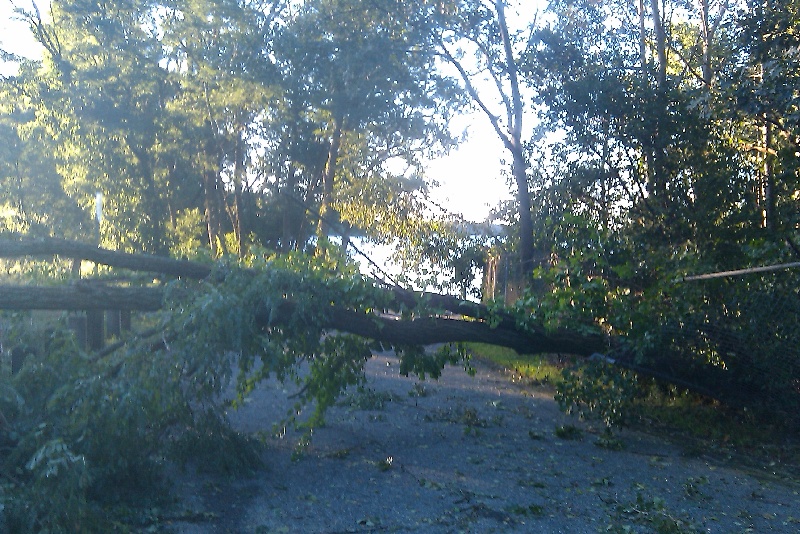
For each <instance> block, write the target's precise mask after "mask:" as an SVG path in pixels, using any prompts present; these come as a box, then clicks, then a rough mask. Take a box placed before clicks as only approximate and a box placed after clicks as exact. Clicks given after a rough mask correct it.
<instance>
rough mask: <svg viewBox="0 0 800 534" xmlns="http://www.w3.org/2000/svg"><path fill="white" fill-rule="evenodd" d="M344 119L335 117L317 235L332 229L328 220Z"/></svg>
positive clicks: (324, 233) (326, 164)
mask: <svg viewBox="0 0 800 534" xmlns="http://www.w3.org/2000/svg"><path fill="white" fill-rule="evenodd" d="M342 122H343V121H342V119H340V118H339V117H334V119H333V134H332V135H331V143H330V146H329V147H328V160H327V162H326V163H325V170H324V172H323V173H322V205H321V206H320V209H319V214H320V220H319V223H318V226H317V236H318V237H320V238H323V237H325V236H326V235H327V234H328V233H329V232H330V231H331V228H330V225H329V224H328V222H327V220H330V218H331V217H332V213H331V204H332V203H333V181H334V178H335V177H336V165H337V163H338V161H339V147H340V145H341V142H342Z"/></svg>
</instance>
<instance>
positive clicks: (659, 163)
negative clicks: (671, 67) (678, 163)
mask: <svg viewBox="0 0 800 534" xmlns="http://www.w3.org/2000/svg"><path fill="white" fill-rule="evenodd" d="M650 7H651V9H652V14H653V28H654V38H655V48H656V58H657V60H658V65H656V87H655V90H656V95H655V96H656V103H657V106H656V108H655V116H654V117H653V126H654V128H653V137H652V139H653V147H652V148H653V158H652V162H651V165H652V169H651V170H650V173H651V174H650V176H651V188H650V189H651V193H652V194H653V196H654V197H655V202H654V205H655V206H656V208H665V204H666V203H667V198H666V192H667V188H666V182H667V176H666V175H667V172H666V168H665V164H666V153H665V151H666V146H665V141H666V139H665V135H664V131H663V130H664V118H665V117H666V110H667V37H666V32H665V31H664V21H663V20H662V17H661V9H660V5H659V0H650Z"/></svg>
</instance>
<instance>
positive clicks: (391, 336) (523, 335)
mask: <svg viewBox="0 0 800 534" xmlns="http://www.w3.org/2000/svg"><path fill="white" fill-rule="evenodd" d="M163 302H164V290H163V289H161V288H158V287H139V288H130V287H124V288H123V287H112V286H105V285H101V284H96V283H79V284H74V285H70V286H63V287H30V286H27V287H26V286H7V285H0V309H6V310H106V309H125V310H139V311H156V310H159V309H161V308H162V307H163ZM294 308H295V304H294V303H293V302H291V301H289V300H285V301H283V302H282V303H281V304H280V305H279V306H278V308H277V313H267V310H266V309H263V310H260V311H257V312H256V317H255V318H256V321H257V323H258V324H260V325H261V326H262V327H264V328H268V327H271V326H282V325H283V324H285V322H286V318H288V317H289V316H290V315H291V314H292V312H293V311H294ZM323 326H324V327H326V328H330V329H333V330H337V331H342V332H348V333H351V334H355V335H358V336H362V337H366V338H370V339H374V340H376V341H381V342H385V343H388V344H391V345H432V344H435V343H451V342H461V341H465V342H479V343H488V344H491V345H498V346H501V347H508V348H511V349H514V350H516V351H517V352H519V353H521V354H535V353H551V352H559V353H568V354H577V355H583V356H588V355H590V354H592V353H594V352H598V351H602V350H603V348H604V347H605V344H604V340H603V339H602V337H601V336H591V335H582V334H575V333H568V332H565V333H560V334H555V335H548V334H545V333H543V331H539V330H534V331H526V330H522V329H518V328H517V327H516V325H511V324H509V323H507V322H505V323H503V322H501V324H500V325H498V326H496V327H492V326H490V325H489V324H488V323H485V322H482V321H465V320H461V319H446V318H441V317H421V318H418V319H408V320H397V319H393V318H391V317H385V316H380V315H376V314H372V313H361V312H357V311H354V310H350V309H347V308H344V307H341V306H336V305H332V306H330V309H329V313H328V314H327V319H326V320H324V324H323Z"/></svg>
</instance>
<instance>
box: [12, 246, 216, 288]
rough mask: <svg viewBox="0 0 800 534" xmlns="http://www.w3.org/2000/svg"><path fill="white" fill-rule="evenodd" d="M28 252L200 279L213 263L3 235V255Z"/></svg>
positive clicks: (20, 255)
mask: <svg viewBox="0 0 800 534" xmlns="http://www.w3.org/2000/svg"><path fill="white" fill-rule="evenodd" d="M24 256H33V257H45V256H62V257H64V258H69V259H73V260H87V261H92V262H94V263H98V264H100V265H108V266H111V267H119V268H122V269H130V270H132V271H145V272H153V273H162V274H166V275H170V276H178V277H183V278H189V279H192V280H200V279H203V278H206V277H207V276H208V275H209V274H211V266H210V265H206V264H203V263H198V262H194V261H188V260H174V259H172V258H164V257H162V256H153V255H152V254H129V253H127V252H118V251H116V250H108V249H103V248H99V247H96V246H92V245H89V244H86V243H80V242H77V241H68V240H66V239H57V238H53V237H45V238H25V237H24V236H18V235H16V236H14V237H10V236H6V237H3V238H2V239H0V258H21V257H24Z"/></svg>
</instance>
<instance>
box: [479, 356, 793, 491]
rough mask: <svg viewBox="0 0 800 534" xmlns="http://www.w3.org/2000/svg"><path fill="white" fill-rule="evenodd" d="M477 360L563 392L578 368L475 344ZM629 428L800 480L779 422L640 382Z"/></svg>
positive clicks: (789, 435) (789, 438)
mask: <svg viewBox="0 0 800 534" xmlns="http://www.w3.org/2000/svg"><path fill="white" fill-rule="evenodd" d="M467 348H468V350H469V352H470V353H471V354H472V356H473V357H474V358H476V359H480V360H483V361H486V362H489V363H490V364H492V365H496V366H498V367H502V368H505V369H507V370H508V371H509V372H510V373H512V379H513V380H515V381H520V382H523V383H526V384H530V385H537V386H538V385H546V386H550V387H558V385H559V384H560V383H561V382H562V380H563V377H562V374H561V372H562V370H563V369H565V368H566V367H569V366H570V365H572V363H574V360H571V359H569V358H563V357H558V356H554V355H540V356H534V355H520V354H517V353H516V352H515V351H514V350H512V349H507V348H503V347H496V346H492V345H484V344H479V343H470V344H468V345H467ZM640 386H641V389H640V395H639V396H638V398H637V399H636V400H635V402H634V403H633V405H632V406H631V407H630V409H631V413H630V414H629V417H627V418H626V419H627V421H628V426H630V427H632V428H635V429H638V430H645V431H647V432H649V433H654V434H657V435H661V436H663V437H664V438H665V439H669V440H670V441H673V442H675V443H676V444H679V445H680V446H681V447H682V448H683V449H684V454H686V455H688V456H701V455H710V456H714V457H717V458H720V459H722V460H724V461H726V462H727V461H731V462H735V463H737V464H739V465H747V466H748V467H751V468H755V469H757V470H758V471H760V472H761V473H762V474H764V475H771V474H774V475H777V476H778V477H780V478H782V476H781V475H785V476H787V477H789V478H793V479H795V480H797V479H798V478H800V440H798V438H797V436H796V435H795V434H794V432H793V431H792V430H791V429H787V428H786V427H785V426H783V425H781V424H780V421H779V420H775V419H777V418H775V419H773V420H767V419H765V418H764V417H756V416H755V415H754V414H753V413H751V412H747V411H744V410H734V409H730V408H726V407H725V406H722V405H720V404H719V403H718V402H715V401H710V400H708V399H705V398H703V397H700V396H698V395H695V394H691V393H688V392H686V391H682V390H679V389H676V388H673V387H667V386H663V385H661V386H659V385H657V384H656V383H655V382H654V381H652V380H650V379H647V378H644V379H642V380H640Z"/></svg>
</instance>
